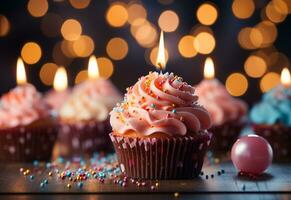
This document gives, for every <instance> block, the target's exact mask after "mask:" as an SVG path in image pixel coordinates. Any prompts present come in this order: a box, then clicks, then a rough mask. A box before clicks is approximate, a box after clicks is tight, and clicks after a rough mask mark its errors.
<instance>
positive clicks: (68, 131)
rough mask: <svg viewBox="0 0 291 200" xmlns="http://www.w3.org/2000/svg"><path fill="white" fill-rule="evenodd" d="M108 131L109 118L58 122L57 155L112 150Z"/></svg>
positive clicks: (80, 154) (85, 154) (109, 127)
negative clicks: (98, 120)
mask: <svg viewBox="0 0 291 200" xmlns="http://www.w3.org/2000/svg"><path fill="white" fill-rule="evenodd" d="M108 132H111V126H110V124H109V120H106V121H103V122H88V123H76V124H66V123H62V124H60V128H59V135H58V142H57V146H56V148H58V150H57V151H58V154H59V156H64V157H69V156H92V155H93V154H94V153H95V152H100V151H103V152H112V151H113V146H112V143H111V141H110V137H109V135H108Z"/></svg>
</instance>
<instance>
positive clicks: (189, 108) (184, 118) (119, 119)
mask: <svg viewBox="0 0 291 200" xmlns="http://www.w3.org/2000/svg"><path fill="white" fill-rule="evenodd" d="M194 92H195V90H194V88H193V87H192V86H191V85H188V84H187V83H185V82H183V80H182V78H180V77H177V76H174V74H173V73H171V74H169V73H165V74H159V73H157V72H150V73H149V74H148V75H147V76H144V77H141V78H140V79H139V80H138V82H137V83H136V84H135V85H134V86H132V87H130V88H128V89H127V93H126V94H125V98H124V101H123V102H122V103H121V104H118V105H117V106H116V107H115V108H114V109H113V111H112V112H111V113H110V114H111V117H110V123H111V125H112V128H113V131H115V132H117V133H119V134H126V133H127V132H130V131H135V132H137V133H138V134H141V135H142V136H149V135H152V134H154V133H164V134H167V135H170V136H173V135H180V136H183V135H186V134H187V132H189V131H190V132H193V133H197V132H198V131H200V130H205V129H208V128H210V126H211V120H210V116H209V114H208V112H207V111H206V109H204V108H203V107H202V106H200V105H198V104H197V100H198V96H196V95H195V94H194Z"/></svg>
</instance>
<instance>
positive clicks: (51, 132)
mask: <svg viewBox="0 0 291 200" xmlns="http://www.w3.org/2000/svg"><path fill="white" fill-rule="evenodd" d="M49 124H50V125H39V126H38V125H37V126H34V125H33V126H31V125H29V126H21V127H15V128H9V129H5V130H0V161H4V162H32V161H34V160H39V161H48V160H50V159H51V155H52V150H53V146H54V144H55V141H56V138H57V127H56V126H52V124H51V123H49Z"/></svg>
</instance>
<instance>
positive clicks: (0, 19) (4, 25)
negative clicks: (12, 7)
mask: <svg viewBox="0 0 291 200" xmlns="http://www.w3.org/2000/svg"><path fill="white" fill-rule="evenodd" d="M9 30H10V22H9V20H8V19H7V17H6V16H4V15H0V37H3V36H6V35H7V34H8V32H9Z"/></svg>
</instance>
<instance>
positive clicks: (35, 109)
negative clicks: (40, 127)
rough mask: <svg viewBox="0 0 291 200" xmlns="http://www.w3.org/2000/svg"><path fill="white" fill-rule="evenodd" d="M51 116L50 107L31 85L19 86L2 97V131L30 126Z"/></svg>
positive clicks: (0, 111) (0, 105)
mask: <svg viewBox="0 0 291 200" xmlns="http://www.w3.org/2000/svg"><path fill="white" fill-rule="evenodd" d="M49 116H50V111H49V106H48V105H47V104H46V103H45V102H44V101H43V98H42V95H41V94H40V93H38V92H37V91H36V89H35V87H34V86H33V85H31V84H25V85H22V86H17V87H16V88H14V89H13V90H11V91H9V92H8V93H7V94H5V95H3V96H2V97H1V100H0V129H3V128H12V127H17V126H23V125H28V124H30V123H32V122H34V121H36V120H39V119H43V118H46V117H49Z"/></svg>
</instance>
